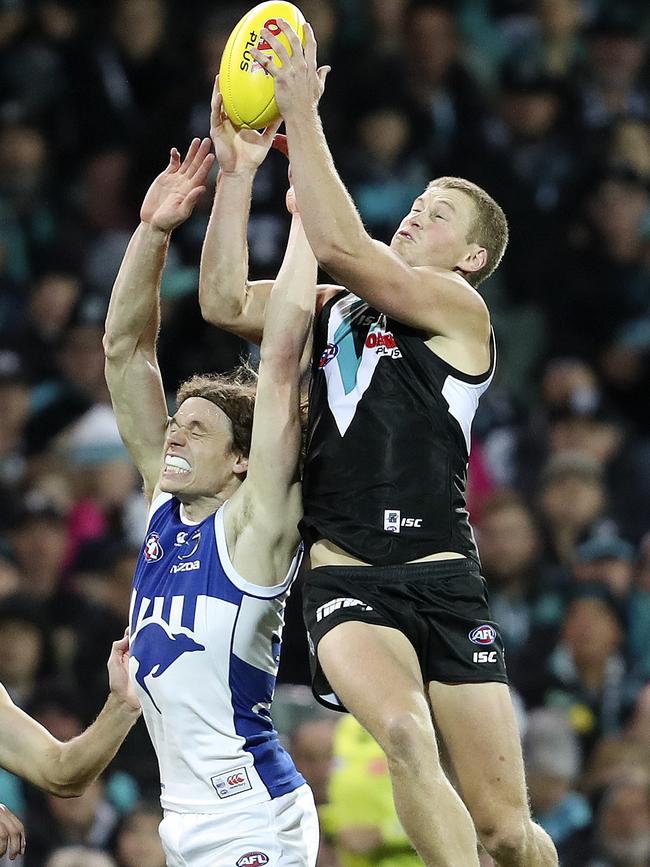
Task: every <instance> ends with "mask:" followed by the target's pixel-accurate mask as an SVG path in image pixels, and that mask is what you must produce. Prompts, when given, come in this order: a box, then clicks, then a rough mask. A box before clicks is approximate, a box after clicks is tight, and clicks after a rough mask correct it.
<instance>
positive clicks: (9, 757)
mask: <svg viewBox="0 0 650 867" xmlns="http://www.w3.org/2000/svg"><path fill="white" fill-rule="evenodd" d="M128 646H129V640H128V637H127V636H126V635H125V636H124V638H122V639H121V640H120V641H116V642H115V643H114V644H113V649H112V651H111V655H110V657H109V661H108V670H109V679H110V684H111V693H110V695H109V697H108V700H107V702H106V704H105V705H104V708H103V710H102V712H101V713H100V714H99V716H98V717H97V719H96V720H95V722H94V723H93V724H92V725H91V726H89V727H88V728H87V729H86V731H84V732H83V733H82V734H81V735H79V736H78V737H76V738H73V739H72V740H71V741H67V742H65V743H63V742H61V741H58V740H57V739H56V738H54V737H53V736H52V735H51V734H50V733H49V732H48V731H47V729H45V728H44V727H43V726H42V725H40V723H37V722H36V720H34V719H32V717H30V716H28V715H27V714H26V713H25V712H24V711H22V710H21V709H20V708H19V707H16V705H15V704H14V703H13V702H12V700H11V698H10V697H9V694H8V693H7V691H6V689H5V688H4V687H3V686H1V685H0V766H1V767H3V768H6V770H8V771H10V772H11V773H13V774H17V775H18V776H19V777H23V778H24V779H26V780H28V781H29V782H30V783H33V784H34V785H35V786H38V787H39V788H41V789H44V790H45V791H47V792H51V793H52V794H53V795H58V796H59V797H62V798H74V797H77V796H78V795H80V794H81V793H82V792H83V791H84V790H85V789H86V787H87V786H88V785H90V783H91V782H92V781H93V780H94V779H95V778H96V777H97V776H98V775H99V774H100V773H101V772H102V771H103V770H104V768H105V767H106V765H108V763H109V762H110V761H111V759H112V758H113V756H114V755H115V753H116V752H117V750H118V749H119V747H120V744H121V743H122V741H123V740H124V738H125V737H126V736H127V734H128V733H129V731H130V730H131V727H132V726H133V724H134V723H135V722H136V720H137V719H138V717H139V716H140V705H139V703H138V699H137V697H136V695H135V693H134V692H133V688H132V687H131V686H130V685H129V680H128V660H129V653H128ZM1 819H2V814H0V820H1ZM1 828H2V825H1V821H0V832H1ZM1 839H2V837H1V833H0V840H1ZM0 848H1V847H0Z"/></svg>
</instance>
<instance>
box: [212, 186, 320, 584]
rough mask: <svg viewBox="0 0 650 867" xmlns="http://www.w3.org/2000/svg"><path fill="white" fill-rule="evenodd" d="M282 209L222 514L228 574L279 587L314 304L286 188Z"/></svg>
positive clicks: (286, 558) (287, 551) (287, 556)
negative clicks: (285, 215)
mask: <svg viewBox="0 0 650 867" xmlns="http://www.w3.org/2000/svg"><path fill="white" fill-rule="evenodd" d="M287 206H288V207H289V209H290V210H291V211H292V212H293V218H292V222H291V232H290V234H289V243H288V245H287V250H286V253H285V256H284V261H283V262H282V267H281V268H280V271H279V273H278V276H277V278H276V280H275V283H274V284H273V288H272V290H271V293H270V295H269V300H268V303H267V305H266V322H265V325H264V339H263V341H262V345H261V348H260V367H259V378H258V385H257V397H256V400H255V415H254V419H253V431H252V440H251V449H250V455H249V460H248V473H247V477H246V481H245V482H244V484H243V485H242V487H241V488H240V490H239V491H238V492H237V493H236V494H235V495H234V496H233V498H232V500H231V503H230V504H229V507H228V509H227V510H226V526H227V532H228V536H229V543H232V550H231V556H232V559H233V564H234V566H235V568H236V569H237V570H238V571H239V573H240V574H241V575H243V577H244V578H246V579H247V580H249V581H252V582H254V583H258V584H266V585H273V584H278V583H280V582H282V581H283V579H284V577H285V576H286V573H287V567H288V564H289V562H290V561H291V558H292V556H293V554H294V552H295V549H296V545H297V544H298V540H299V536H298V530H297V524H298V521H299V520H300V518H301V517H302V497H301V486H300V475H299V460H300V447H301V441H302V430H301V420H300V380H301V373H302V366H303V365H302V364H301V361H302V359H304V358H305V357H306V356H307V353H305V347H306V345H307V343H308V341H309V339H310V337H311V326H312V320H313V316H314V306H315V301H316V274H317V264H316V258H315V256H314V254H313V253H312V250H311V247H310V246H309V242H308V241H307V238H306V235H305V233H304V230H303V227H302V223H301V220H300V216H299V215H298V214H297V213H296V212H295V199H294V196H293V191H292V190H291V189H290V190H289V193H288V194H287Z"/></svg>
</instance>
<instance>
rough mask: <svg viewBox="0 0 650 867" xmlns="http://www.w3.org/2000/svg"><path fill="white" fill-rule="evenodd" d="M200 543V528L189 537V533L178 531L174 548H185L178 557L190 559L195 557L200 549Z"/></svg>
mask: <svg viewBox="0 0 650 867" xmlns="http://www.w3.org/2000/svg"><path fill="white" fill-rule="evenodd" d="M200 544H201V531H200V530H195V531H194V532H193V533H192V535H191V536H190V537H189V538H188V534H187V533H184V532H181V533H178V534H177V536H176V541H175V542H174V548H183V551H182V553H180V554H179V555H178V559H179V560H188V559H189V558H190V557H193V556H194V555H195V554H196V552H197V551H198V549H199V545H200Z"/></svg>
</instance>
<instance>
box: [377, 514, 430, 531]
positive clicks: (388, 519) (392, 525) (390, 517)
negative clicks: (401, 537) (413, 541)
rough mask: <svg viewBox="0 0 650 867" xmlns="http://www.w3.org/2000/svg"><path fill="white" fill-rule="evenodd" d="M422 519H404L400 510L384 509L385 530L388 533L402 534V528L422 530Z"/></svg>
mask: <svg viewBox="0 0 650 867" xmlns="http://www.w3.org/2000/svg"><path fill="white" fill-rule="evenodd" d="M421 526H422V518H402V513H401V512H400V511H399V509H384V530H386V531H387V532H388V533H400V532H401V531H402V527H405V528H406V527H410V528H415V529H420V527H421Z"/></svg>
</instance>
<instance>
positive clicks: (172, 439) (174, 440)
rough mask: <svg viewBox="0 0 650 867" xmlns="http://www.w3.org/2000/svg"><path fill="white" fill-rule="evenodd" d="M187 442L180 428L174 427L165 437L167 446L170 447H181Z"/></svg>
mask: <svg viewBox="0 0 650 867" xmlns="http://www.w3.org/2000/svg"><path fill="white" fill-rule="evenodd" d="M186 442H187V436H186V434H185V431H184V430H183V428H182V427H176V428H174V429H173V430H171V431H170V432H169V434H168V435H167V444H168V445H170V446H173V445H176V446H182V445H185V443H186Z"/></svg>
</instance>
